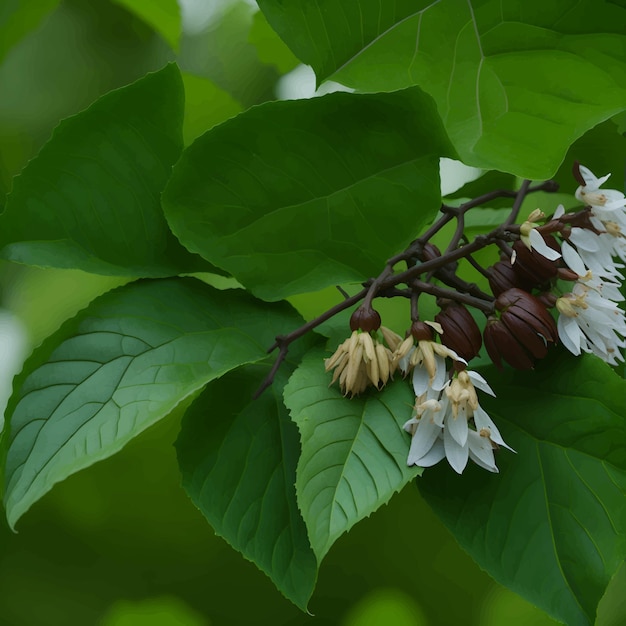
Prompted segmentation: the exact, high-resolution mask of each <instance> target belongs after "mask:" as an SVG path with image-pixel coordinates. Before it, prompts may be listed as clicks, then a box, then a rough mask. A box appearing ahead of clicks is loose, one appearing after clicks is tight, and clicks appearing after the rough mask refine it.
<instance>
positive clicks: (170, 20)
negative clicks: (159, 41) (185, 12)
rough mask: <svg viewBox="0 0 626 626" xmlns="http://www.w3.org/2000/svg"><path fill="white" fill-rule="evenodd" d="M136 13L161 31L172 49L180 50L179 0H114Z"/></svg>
mask: <svg viewBox="0 0 626 626" xmlns="http://www.w3.org/2000/svg"><path fill="white" fill-rule="evenodd" d="M113 1H114V2H115V3H116V4H119V5H121V6H123V7H124V8H126V9H127V10H128V11H130V12H131V13H134V14H135V15H137V17H139V18H140V19H142V20H143V21H144V22H145V23H146V24H148V26H150V27H151V28H153V29H154V30H155V31H156V32H157V33H159V34H160V35H161V36H162V37H163V39H165V41H167V43H168V45H169V46H170V48H172V50H174V51H178V43H179V39H180V34H181V19H180V8H179V6H178V2H177V0H150V2H144V0H113Z"/></svg>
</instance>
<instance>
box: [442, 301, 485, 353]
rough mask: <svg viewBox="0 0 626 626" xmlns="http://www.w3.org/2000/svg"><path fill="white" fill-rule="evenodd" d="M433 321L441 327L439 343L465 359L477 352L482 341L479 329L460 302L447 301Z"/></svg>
mask: <svg viewBox="0 0 626 626" xmlns="http://www.w3.org/2000/svg"><path fill="white" fill-rule="evenodd" d="M435 321H436V322H437V323H439V324H440V325H441V328H442V329H443V334H442V335H441V343H443V345H444V346H447V347H448V348H450V350H454V351H455V352H456V353H457V354H458V355H459V356H460V357H461V358H462V359H465V360H466V361H470V359H473V358H474V357H475V356H476V355H477V354H478V352H479V351H480V347H481V346H482V343H483V341H482V337H481V334H480V329H479V328H478V325H477V324H476V322H475V321H474V318H473V317H472V315H471V313H470V312H469V311H468V310H467V309H466V308H465V307H464V306H463V305H462V304H458V303H456V302H449V303H448V304H446V305H445V306H444V308H442V310H441V312H440V313H438V314H437V315H436V316H435Z"/></svg>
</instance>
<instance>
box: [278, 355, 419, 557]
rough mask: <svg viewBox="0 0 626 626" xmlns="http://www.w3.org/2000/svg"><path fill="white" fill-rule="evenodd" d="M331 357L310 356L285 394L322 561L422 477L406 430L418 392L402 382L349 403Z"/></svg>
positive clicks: (299, 484) (306, 513)
mask: <svg viewBox="0 0 626 626" xmlns="http://www.w3.org/2000/svg"><path fill="white" fill-rule="evenodd" d="M324 356H325V355H324V353H323V352H322V351H319V350H316V351H312V352H310V353H309V354H308V355H307V356H306V357H305V358H304V360H303V361H302V363H301V364H300V366H299V367H298V368H297V369H296V371H295V373H294V374H293V375H292V377H291V378H290V379H289V383H288V384H287V386H286V387H285V404H286V405H287V407H288V408H289V410H290V412H291V417H292V419H293V420H294V421H295V422H296V424H297V425H298V429H299V430H300V438H301V442H302V454H301V456H300V461H299V462H298V469H297V475H296V493H297V496H298V505H299V506H300V510H301V511H302V516H303V517H304V521H305V523H306V526H307V528H308V531H309V540H310V541H311V546H312V547H313V551H314V552H315V554H316V556H317V559H318V561H321V560H322V559H323V558H324V555H325V554H326V553H327V552H328V550H329V549H330V547H331V546H332V544H333V543H334V542H335V541H336V540H337V538H338V537H339V536H340V535H342V534H343V533H345V532H346V531H348V530H350V528H352V526H354V524H356V523H357V522H358V521H359V520H361V519H363V518H364V517H367V516H368V515H370V514H371V513H373V512H374V511H375V510H376V509H378V508H379V507H380V506H382V505H383V504H385V503H386V502H388V501H389V498H391V496H392V495H393V494H394V493H396V492H398V491H400V489H402V487H404V486H405V485H406V484H407V483H408V482H409V481H410V480H411V479H412V478H414V477H415V476H417V475H418V473H419V469H418V468H415V467H408V466H407V464H406V459H407V455H408V452H409V443H410V438H409V437H408V435H407V434H406V433H405V432H404V431H403V430H402V425H403V424H404V422H405V421H406V420H407V419H408V418H409V417H410V416H411V405H412V403H413V402H414V400H415V396H414V395H413V393H412V390H411V388H410V385H408V383H406V382H405V381H398V382H396V383H394V384H390V385H389V387H388V388H387V389H385V390H384V391H383V392H377V391H375V390H374V391H372V392H369V393H366V394H365V395H363V396H361V397H357V398H352V399H348V398H345V397H343V396H342V395H341V392H340V391H339V389H338V388H337V386H333V387H329V386H328V383H329V382H330V375H329V374H328V373H327V372H325V371H324V360H323V357H324Z"/></svg>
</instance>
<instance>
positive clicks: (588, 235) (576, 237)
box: [569, 228, 600, 252]
mask: <svg viewBox="0 0 626 626" xmlns="http://www.w3.org/2000/svg"><path fill="white" fill-rule="evenodd" d="M569 238H570V241H571V242H572V243H573V244H574V245H575V246H576V248H578V250H580V249H581V248H582V249H583V250H589V252H597V251H598V250H599V249H600V241H599V239H600V238H599V236H598V235H596V234H595V233H594V232H593V231H591V230H587V229H585V228H572V232H571V233H570V236H569Z"/></svg>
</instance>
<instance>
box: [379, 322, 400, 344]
mask: <svg viewBox="0 0 626 626" xmlns="http://www.w3.org/2000/svg"><path fill="white" fill-rule="evenodd" d="M379 330H380V332H381V333H382V335H383V338H384V340H385V341H386V342H387V345H388V346H389V347H390V348H391V349H392V350H397V348H398V346H399V345H400V344H401V343H402V337H400V335H398V333H394V332H393V330H390V329H389V328H387V327H386V326H381V327H380V329H379Z"/></svg>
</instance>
